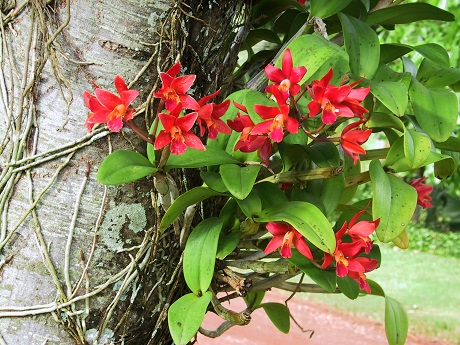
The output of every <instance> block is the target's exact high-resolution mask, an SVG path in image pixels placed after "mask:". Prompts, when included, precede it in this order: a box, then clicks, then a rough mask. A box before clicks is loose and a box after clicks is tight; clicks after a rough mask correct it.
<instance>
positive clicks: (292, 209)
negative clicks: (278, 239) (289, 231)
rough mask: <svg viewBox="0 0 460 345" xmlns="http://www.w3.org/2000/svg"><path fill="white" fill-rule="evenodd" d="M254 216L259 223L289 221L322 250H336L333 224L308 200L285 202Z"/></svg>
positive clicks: (331, 251) (330, 251)
mask: <svg viewBox="0 0 460 345" xmlns="http://www.w3.org/2000/svg"><path fill="white" fill-rule="evenodd" d="M253 218H254V221H256V222H259V223H267V222H286V223H289V224H291V225H292V226H293V227H294V228H295V229H297V231H299V232H300V233H301V234H302V235H303V236H305V238H306V239H307V240H309V241H310V242H311V243H313V244H314V245H315V246H316V247H318V248H319V249H321V250H322V251H324V252H328V253H333V252H334V250H335V244H336V241H335V236H334V231H333V230H332V227H331V224H330V223H329V221H328V220H327V218H326V217H325V216H324V214H323V213H322V212H321V211H320V210H319V209H318V208H317V207H316V206H314V205H312V204H309V203H307V202H302V201H288V202H284V203H281V204H278V205H276V206H273V207H270V208H268V209H265V210H263V211H261V212H259V213H258V214H257V215H254V217H253Z"/></svg>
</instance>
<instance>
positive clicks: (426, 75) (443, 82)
mask: <svg viewBox="0 0 460 345" xmlns="http://www.w3.org/2000/svg"><path fill="white" fill-rule="evenodd" d="M417 79H418V80H419V81H420V82H421V83H422V84H423V85H425V86H426V87H428V88H443V87H446V86H449V85H451V84H454V83H456V82H458V81H459V80H460V68H441V67H438V66H436V65H435V64H434V63H433V62H431V61H430V60H428V59H423V61H422V63H421V64H420V67H419V69H418V72H417Z"/></svg>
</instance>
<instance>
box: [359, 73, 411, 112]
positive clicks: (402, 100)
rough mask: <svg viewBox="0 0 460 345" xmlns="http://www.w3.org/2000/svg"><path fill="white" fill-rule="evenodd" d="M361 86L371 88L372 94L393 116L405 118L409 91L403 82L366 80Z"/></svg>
mask: <svg viewBox="0 0 460 345" xmlns="http://www.w3.org/2000/svg"><path fill="white" fill-rule="evenodd" d="M361 86H370V87H371V93H372V94H373V95H374V96H375V98H377V99H378V100H379V101H380V102H382V104H383V105H384V106H385V107H387V108H388V109H389V110H390V111H391V112H392V113H393V114H395V115H397V116H400V117H401V116H403V115H404V113H405V111H406V108H407V104H408V98H407V95H408V89H407V86H406V85H405V84H404V83H402V82H392V81H382V82H375V81H373V80H368V79H365V80H363V81H362V82H361Z"/></svg>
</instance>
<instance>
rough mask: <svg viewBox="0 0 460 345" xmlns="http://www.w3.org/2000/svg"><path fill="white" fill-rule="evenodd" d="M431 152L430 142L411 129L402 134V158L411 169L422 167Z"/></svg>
mask: <svg viewBox="0 0 460 345" xmlns="http://www.w3.org/2000/svg"><path fill="white" fill-rule="evenodd" d="M430 151H431V140H430V139H429V138H427V137H426V136H425V135H423V134H420V133H418V132H416V131H414V130H412V129H407V130H406V132H405V133H404V156H405V157H406V159H407V162H408V163H409V165H410V166H411V167H412V168H413V169H416V168H419V167H421V166H423V165H424V164H425V162H426V160H427V158H428V155H429V154H430Z"/></svg>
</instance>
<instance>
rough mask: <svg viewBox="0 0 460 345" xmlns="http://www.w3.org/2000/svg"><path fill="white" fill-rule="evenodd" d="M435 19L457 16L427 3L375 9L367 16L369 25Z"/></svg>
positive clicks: (449, 20)
mask: <svg viewBox="0 0 460 345" xmlns="http://www.w3.org/2000/svg"><path fill="white" fill-rule="evenodd" d="M425 19H434V20H443V21H448V22H452V21H454V20H455V16H454V15H453V14H452V13H450V12H447V11H444V10H442V9H440V8H439V7H436V6H433V5H430V4H426V3H413V4H402V5H398V6H391V7H386V8H382V9H380V10H377V11H374V12H372V13H370V14H369V15H368V16H367V19H366V23H367V24H368V25H374V24H381V25H392V24H407V23H413V22H416V21H419V20H425Z"/></svg>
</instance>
